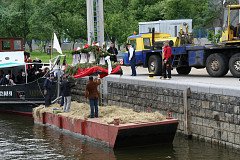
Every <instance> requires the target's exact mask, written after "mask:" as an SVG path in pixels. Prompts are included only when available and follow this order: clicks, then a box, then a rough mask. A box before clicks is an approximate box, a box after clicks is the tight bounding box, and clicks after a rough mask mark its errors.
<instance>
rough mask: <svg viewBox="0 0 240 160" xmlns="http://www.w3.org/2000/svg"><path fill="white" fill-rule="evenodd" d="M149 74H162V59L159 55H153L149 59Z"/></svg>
mask: <svg viewBox="0 0 240 160" xmlns="http://www.w3.org/2000/svg"><path fill="white" fill-rule="evenodd" d="M148 72H149V73H151V72H152V73H154V75H156V76H159V75H161V73H162V58H161V57H160V56H157V55H151V56H150V57H149V59H148Z"/></svg>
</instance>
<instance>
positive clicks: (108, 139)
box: [34, 112, 178, 148]
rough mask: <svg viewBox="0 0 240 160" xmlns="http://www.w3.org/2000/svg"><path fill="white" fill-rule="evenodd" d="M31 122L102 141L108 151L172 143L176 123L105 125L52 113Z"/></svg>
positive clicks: (168, 120)
mask: <svg viewBox="0 0 240 160" xmlns="http://www.w3.org/2000/svg"><path fill="white" fill-rule="evenodd" d="M34 122H35V123H40V124H47V125H51V126H55V127H57V128H59V129H65V130H68V131H70V132H73V133H76V134H80V135H83V136H87V137H90V138H93V139H95V140H98V141H101V142H103V143H105V144H107V146H109V147H111V148H120V147H127V146H142V145H152V144H159V143H168V144H171V143H172V142H173V139H174V136H175V133H176V131H177V126H178V120H176V119H167V120H163V121H159V122H148V123H147V122H141V123H128V124H120V125H113V124H104V123H101V121H100V119H98V118H93V119H86V120H83V119H73V118H69V117H65V116H62V115H58V114H53V113H39V112H38V113H37V114H36V115H35V116H34Z"/></svg>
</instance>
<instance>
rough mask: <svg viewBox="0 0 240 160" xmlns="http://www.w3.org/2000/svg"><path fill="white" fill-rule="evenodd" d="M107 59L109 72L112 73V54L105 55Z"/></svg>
mask: <svg viewBox="0 0 240 160" xmlns="http://www.w3.org/2000/svg"><path fill="white" fill-rule="evenodd" d="M105 60H106V61H107V64H108V74H111V72H112V63H111V61H110V56H107V57H105Z"/></svg>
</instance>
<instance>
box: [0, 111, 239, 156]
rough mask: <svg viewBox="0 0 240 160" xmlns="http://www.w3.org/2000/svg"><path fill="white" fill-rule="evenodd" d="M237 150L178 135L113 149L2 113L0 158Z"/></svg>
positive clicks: (228, 153)
mask: <svg viewBox="0 0 240 160" xmlns="http://www.w3.org/2000/svg"><path fill="white" fill-rule="evenodd" d="M239 157H240V153H237V151H234V150H230V149H224V148H223V147H218V146H215V145H211V144H209V143H204V142H200V141H196V140H185V139H184V138H183V137H182V136H176V137H175V140H174V143H173V145H154V146H145V147H134V148H132V147H131V148H122V149H118V150H115V151H113V150H112V149H109V148H106V147H104V146H101V145H99V144H96V143H94V142H90V141H88V140H86V139H80V138H78V137H74V136H73V135H69V134H67V133H66V132H61V131H59V130H56V129H53V128H50V127H46V126H41V125H37V124H34V123H33V119H32V118H30V117H23V116H16V115H9V114H0V160H11V159H14V160H18V159H19V160H23V159H33V160H35V159H41V160H42V159H49V160H53V159H57V160H58V159H59V160H68V159H69V160H75V159H76V160H77V159H79V160H161V159H166V160H168V159H169V160H172V159H174V160H198V159H199V160H237V159H240V158H239Z"/></svg>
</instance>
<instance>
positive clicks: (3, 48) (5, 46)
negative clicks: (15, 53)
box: [2, 40, 11, 50]
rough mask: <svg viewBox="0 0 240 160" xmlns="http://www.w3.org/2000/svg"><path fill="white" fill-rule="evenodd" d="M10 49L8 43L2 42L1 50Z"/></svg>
mask: <svg viewBox="0 0 240 160" xmlns="http://www.w3.org/2000/svg"><path fill="white" fill-rule="evenodd" d="M10 49H11V45H10V41H6V40H5V41H2V50H10Z"/></svg>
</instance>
